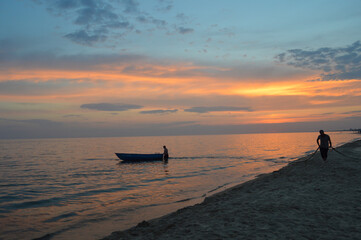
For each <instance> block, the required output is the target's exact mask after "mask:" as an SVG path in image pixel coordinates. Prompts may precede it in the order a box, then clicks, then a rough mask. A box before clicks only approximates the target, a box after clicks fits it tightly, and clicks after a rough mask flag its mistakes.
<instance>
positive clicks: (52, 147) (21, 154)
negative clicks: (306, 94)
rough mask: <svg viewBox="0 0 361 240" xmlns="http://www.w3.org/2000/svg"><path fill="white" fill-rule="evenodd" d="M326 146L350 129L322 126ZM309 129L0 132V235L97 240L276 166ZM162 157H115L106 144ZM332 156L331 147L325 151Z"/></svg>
mask: <svg viewBox="0 0 361 240" xmlns="http://www.w3.org/2000/svg"><path fill="white" fill-rule="evenodd" d="M329 134H330V136H331V138H332V140H333V143H334V145H335V146H337V145H340V144H343V143H345V142H349V141H351V140H354V139H356V138H358V137H359V135H355V134H350V133H345V132H343V133H340V132H335V133H329ZM317 136H318V134H317V133H279V134H242V135H216V136H177V137H129V138H81V139H41V140H0V226H1V228H0V239H32V238H36V237H41V236H44V235H45V234H48V233H49V234H52V236H53V238H52V239H74V238H75V239H99V238H101V237H104V236H106V235H108V234H110V233H111V232H112V231H116V230H121V229H125V228H128V227H131V226H133V225H135V224H136V223H138V222H140V221H142V220H148V219H151V218H154V217H159V216H162V215H164V214H167V213H169V212H171V211H174V210H176V209H178V208H181V207H184V206H187V205H192V204H194V203H198V202H201V201H202V200H203V199H204V197H206V196H209V195H211V194H213V193H215V192H217V191H220V190H224V189H225V188H227V187H231V186H234V185H236V184H239V183H241V182H244V181H247V180H249V179H251V178H253V177H254V176H256V175H258V174H261V173H267V172H271V171H274V170H277V169H279V168H281V167H282V166H284V165H286V164H287V163H288V162H290V161H293V160H295V159H296V158H298V157H300V156H304V155H305V154H307V153H311V152H313V151H314V150H315V149H316V138H317ZM163 145H167V147H168V149H169V152H170V157H171V158H170V159H169V162H168V164H164V163H162V162H153V163H136V164H134V163H133V164H120V163H119V161H118V160H117V158H116V156H115V155H114V152H137V153H154V152H161V151H162V146H163ZM331 154H332V153H331Z"/></svg>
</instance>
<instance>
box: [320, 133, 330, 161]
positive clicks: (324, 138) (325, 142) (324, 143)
mask: <svg viewBox="0 0 361 240" xmlns="http://www.w3.org/2000/svg"><path fill="white" fill-rule="evenodd" d="M317 145H318V147H319V148H320V152H321V157H322V159H323V161H326V160H327V152H328V149H329V148H333V147H332V142H331V138H330V136H328V135H327V134H325V132H324V131H323V130H320V135H319V136H318V138H317Z"/></svg>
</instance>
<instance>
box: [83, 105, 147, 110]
mask: <svg viewBox="0 0 361 240" xmlns="http://www.w3.org/2000/svg"><path fill="white" fill-rule="evenodd" d="M80 108H84V109H90V110H97V111H128V110H131V109H140V108H143V106H140V105H133V104H123V105H121V104H112V103H88V104H83V105H81V106H80Z"/></svg>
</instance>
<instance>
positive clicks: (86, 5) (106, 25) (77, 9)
mask: <svg viewBox="0 0 361 240" xmlns="http://www.w3.org/2000/svg"><path fill="white" fill-rule="evenodd" d="M33 2H35V3H38V4H42V5H44V6H46V9H47V10H48V11H49V12H50V13H51V14H52V15H54V16H56V17H63V18H65V19H66V20H68V19H70V20H71V21H72V23H73V24H74V25H75V26H77V27H78V29H76V30H75V31H72V32H69V33H67V34H65V35H64V37H65V38H67V39H69V40H71V41H73V42H74V43H77V44H81V45H86V46H94V45H96V44H99V43H102V42H105V41H106V40H108V39H112V41H117V39H124V37H125V36H126V35H128V34H130V33H132V32H136V33H141V32H142V31H143V30H145V31H146V32H149V31H152V30H154V26H155V27H156V28H158V29H163V30H165V32H166V33H168V32H170V31H169V29H166V26H167V25H168V24H167V22H166V21H165V20H162V19H158V18H155V17H154V16H152V15H151V14H150V13H149V12H146V11H144V10H143V9H145V8H143V9H142V11H141V10H140V9H141V7H140V4H143V2H142V1H136V0H115V1H114V0H53V1H46V0H37V1H35V0H33ZM152 4H153V5H154V6H153V9H155V10H157V11H158V12H162V13H164V14H168V13H169V11H170V10H171V9H172V8H173V2H172V1H156V2H153V3H152ZM173 20H174V21H178V24H182V20H180V18H179V17H175V18H174V19H173ZM139 24H141V25H139ZM193 31H194V30H193V29H192V28H184V27H180V28H177V32H178V33H180V34H186V33H191V32H193ZM119 37H121V38H119Z"/></svg>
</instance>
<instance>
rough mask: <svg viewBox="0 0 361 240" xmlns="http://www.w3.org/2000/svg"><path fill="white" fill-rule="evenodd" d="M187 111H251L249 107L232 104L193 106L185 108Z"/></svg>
mask: <svg viewBox="0 0 361 240" xmlns="http://www.w3.org/2000/svg"><path fill="white" fill-rule="evenodd" d="M184 111H185V112H196V113H208V112H229V111H232V112H233V111H236V112H237V111H242V112H243V111H245V112H251V111H252V110H251V109H250V108H248V107H230V106H228V107H227V106H216V107H192V108H188V109H184Z"/></svg>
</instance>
